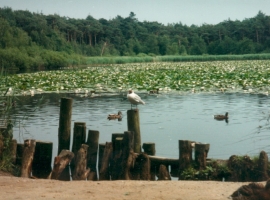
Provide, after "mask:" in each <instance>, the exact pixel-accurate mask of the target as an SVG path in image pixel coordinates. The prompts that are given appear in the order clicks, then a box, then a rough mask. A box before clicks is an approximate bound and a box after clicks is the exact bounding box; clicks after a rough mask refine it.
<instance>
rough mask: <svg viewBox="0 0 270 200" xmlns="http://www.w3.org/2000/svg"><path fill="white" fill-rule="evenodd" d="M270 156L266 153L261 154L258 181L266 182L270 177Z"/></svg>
mask: <svg viewBox="0 0 270 200" xmlns="http://www.w3.org/2000/svg"><path fill="white" fill-rule="evenodd" d="M267 171H268V155H267V154H266V153H265V151H261V152H260V157H259V161H258V172H259V174H258V180H257V181H266V180H267V179H268V178H269V176H268V173H267Z"/></svg>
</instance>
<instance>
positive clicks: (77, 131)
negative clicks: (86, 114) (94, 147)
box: [70, 122, 86, 172]
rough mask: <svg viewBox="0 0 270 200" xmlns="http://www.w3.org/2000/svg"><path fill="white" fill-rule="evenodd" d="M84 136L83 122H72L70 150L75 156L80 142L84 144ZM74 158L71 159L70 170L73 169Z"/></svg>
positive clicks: (84, 126)
mask: <svg viewBox="0 0 270 200" xmlns="http://www.w3.org/2000/svg"><path fill="white" fill-rule="evenodd" d="M85 138H86V125H85V123H84V122H74V128H73V143H72V152H73V153H74V156H75V158H76V154H77V152H78V151H79V150H80V148H81V146H82V144H85ZM74 167H75V159H73V160H71V162H70V168H71V172H73V171H74Z"/></svg>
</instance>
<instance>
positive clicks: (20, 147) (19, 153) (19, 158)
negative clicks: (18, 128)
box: [16, 144, 24, 166]
mask: <svg viewBox="0 0 270 200" xmlns="http://www.w3.org/2000/svg"><path fill="white" fill-rule="evenodd" d="M23 149H24V144H17V150H16V165H18V166H22V157H23Z"/></svg>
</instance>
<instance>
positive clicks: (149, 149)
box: [143, 143, 178, 181]
mask: <svg viewBox="0 0 270 200" xmlns="http://www.w3.org/2000/svg"><path fill="white" fill-rule="evenodd" d="M143 151H144V152H145V153H146V154H147V155H149V156H154V155H156V147H155V143H143ZM150 166H151V167H150V176H151V178H150V180H152V181H155V180H156V167H157V166H156V165H154V163H152V162H150ZM177 171H178V169H177Z"/></svg>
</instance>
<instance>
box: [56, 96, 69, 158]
mask: <svg viewBox="0 0 270 200" xmlns="http://www.w3.org/2000/svg"><path fill="white" fill-rule="evenodd" d="M71 114H72V99H71V98H61V105H60V116H59V129H58V154H59V153H60V152H61V151H62V150H64V149H65V150H69V148H70V130H71Z"/></svg>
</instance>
